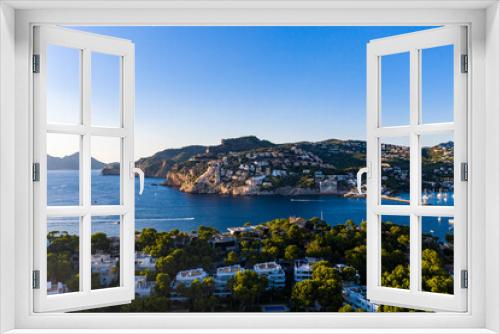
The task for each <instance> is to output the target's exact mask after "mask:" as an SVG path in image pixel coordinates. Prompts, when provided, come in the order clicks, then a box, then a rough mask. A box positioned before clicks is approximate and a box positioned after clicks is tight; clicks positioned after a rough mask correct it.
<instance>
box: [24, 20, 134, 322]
mask: <svg viewBox="0 0 500 334" xmlns="http://www.w3.org/2000/svg"><path fill="white" fill-rule="evenodd" d="M33 82H34V87H33V89H34V117H33V119H34V134H35V135H34V156H33V161H34V165H33V166H34V170H33V171H34V172H33V174H34V175H33V176H34V180H33V181H34V183H33V185H34V268H33V270H34V271H33V288H34V311H35V312H47V311H74V310H84V309H89V308H96V307H102V306H111V305H117V304H123V303H129V302H130V301H131V300H132V299H133V298H134V174H133V173H134V166H133V147H134V144H133V143H134V132H133V113H134V45H133V44H132V43H131V42H130V41H127V40H122V39H117V38H112V37H107V36H100V35H96V34H92V33H86V32H80V31H73V30H69V29H64V28H60V27H55V26H39V27H35V28H34V48H33ZM111 100H113V101H111ZM73 116H74V117H73ZM72 117H73V118H72ZM110 120H116V122H114V123H113V122H111V121H110ZM97 151H100V152H109V154H110V156H112V157H113V159H114V160H112V162H114V164H113V166H114V172H113V174H114V176H113V177H114V178H113V180H116V182H115V184H110V185H109V187H108V188H106V189H102V188H97V185H94V183H93V182H92V178H93V177H95V175H98V174H99V173H100V171H98V170H94V168H96V167H95V164H96V162H95V161H94V159H95V158H99V157H97V156H96V154H97ZM58 153H60V155H59V156H63V155H71V157H73V158H74V159H73V162H74V164H75V166H76V167H75V166H73V170H72V171H67V173H68V175H70V174H71V173H73V174H71V175H73V176H74V177H73V179H72V178H71V177H68V178H65V177H64V176H63V177H61V176H60V175H59V176H57V178H56V177H55V176H53V175H52V174H51V170H50V169H51V168H52V167H51V166H48V159H54V158H52V157H48V155H56V156H57V155H58ZM101 155H102V153H101ZM101 160H102V158H101ZM75 161H76V162H75ZM53 168H59V169H61V168H60V167H53ZM53 168H52V169H53ZM62 169H66V168H64V167H63V168H62ZM70 169H71V168H70ZM75 169H76V170H75ZM65 172H66V171H65ZM63 174H64V173H63ZM116 175H119V176H116ZM72 180H77V181H72ZM94 187H95V188H94ZM61 189H66V190H64V191H62V190H61ZM68 189H70V190H68ZM58 191H59V193H58ZM54 193H55V194H56V195H57V194H58V195H57V196H54ZM61 198H63V200H62V201H60V203H59V200H58V199H61ZM68 203H71V205H68ZM103 221H104V222H107V226H108V227H106V228H104V227H103V226H104V225H106V224H102V222H103ZM99 222H101V224H100V223H99ZM68 226H70V227H71V228H68ZM112 229H114V231H116V233H114V234H112V233H111V234H110V231H111V230H112ZM96 232H104V233H106V232H107V233H108V234H107V235H108V236H110V235H112V238H111V243H110V244H109V245H108V246H106V249H104V251H103V249H102V248H103V247H98V246H97V240H96V242H95V243H94V241H93V240H92V235H93V234H94V233H96ZM54 236H58V237H61V236H64V237H65V238H67V239H66V240H67V241H69V242H68V243H66V244H65V245H66V246H65V247H68V246H67V245H68V244H69V245H72V246H71V247H72V249H70V250H68V249H65V248H64V247H59V246H58V245H57V243H56V242H54ZM58 247H59V248H58ZM94 247H96V249H94Z"/></svg>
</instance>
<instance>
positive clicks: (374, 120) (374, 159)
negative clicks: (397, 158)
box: [367, 26, 468, 312]
mask: <svg viewBox="0 0 500 334" xmlns="http://www.w3.org/2000/svg"><path fill="white" fill-rule="evenodd" d="M466 34H467V31H466V28H465V27H461V26H451V27H443V28H436V29H431V30H425V31H420V32H415V33H410V34H403V35H398V36H392V37H387V38H382V39H378V40H374V41H371V42H370V43H369V44H368V46H367V164H368V166H369V169H370V171H369V174H368V179H367V182H368V188H367V221H368V222H367V223H368V224H367V259H368V263H367V295H368V298H369V299H370V300H371V301H372V302H376V303H380V304H386V305H394V306H400V307H410V308H420V309H424V310H438V311H443V310H445V311H459V312H464V311H466V310H467V289H463V288H462V287H461V280H460V273H461V271H462V270H467V254H468V253H467V183H466V182H463V181H461V179H460V172H461V171H460V165H461V163H462V162H467V136H466V133H467V122H466V120H467V75H465V74H464V73H461V55H462V54H466V52H467V48H466V47H467V45H466ZM445 45H453V46H454V55H453V58H454V59H453V60H454V112H453V116H454V122H453V123H449V122H448V123H436V124H419V122H420V117H419V115H420V111H421V105H420V103H421V101H420V94H421V87H420V86H421V73H420V71H421V58H420V53H421V52H420V50H422V49H427V48H432V47H437V46H445ZM402 52H409V54H410V65H409V66H410V93H409V96H410V124H409V125H407V126H395V127H382V126H381V124H380V123H381V122H380V119H381V115H380V114H381V107H380V86H381V63H380V62H381V57H382V56H385V55H391V54H397V53H402ZM446 131H452V132H453V138H454V196H455V199H454V206H453V207H444V206H423V205H420V204H419V198H420V196H421V189H420V185H421V172H420V171H421V145H420V138H419V136H421V135H425V134H432V133H437V132H446ZM383 136H407V137H408V138H409V142H410V205H408V206H403V205H381V204H380V203H381V202H380V194H381V162H380V161H381V160H380V159H381V152H380V140H381V138H382V137H383ZM381 215H405V216H409V217H410V287H409V289H408V290H405V289H395V288H390V287H383V286H382V285H381V276H382V261H381V259H382V247H381V246H382V240H381ZM425 216H451V217H453V218H454V257H453V258H454V280H453V284H454V289H453V290H454V294H453V295H446V294H439V293H431V292H425V291H421V284H422V279H421V272H422V270H421V258H422V255H421V244H422V240H421V236H422V227H421V219H420V217H425Z"/></svg>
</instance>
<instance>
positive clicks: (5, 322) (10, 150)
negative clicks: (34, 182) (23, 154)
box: [0, 3, 15, 333]
mask: <svg viewBox="0 0 500 334" xmlns="http://www.w3.org/2000/svg"><path fill="white" fill-rule="evenodd" d="M14 17H15V16H14V10H13V9H12V8H11V7H9V6H7V5H5V4H4V3H0V73H2V75H1V76H0V185H1V186H0V273H1V275H2V279H1V280H0V295H1V296H2V298H1V299H0V311H1V312H0V314H1V315H2V318H0V333H3V332H4V331H6V330H9V329H12V328H14V313H13V310H14V289H13V287H14V270H12V268H13V267H14V265H13V262H14V257H13V254H14V238H12V231H13V229H12V224H11V222H13V221H14V186H15V183H14V181H15V178H14V126H13V124H14V82H9V80H11V79H10V78H13V77H14V56H15V55H14V37H15V36H14ZM4 74H7V75H4ZM7 230H9V231H7ZM9 232H10V233H9Z"/></svg>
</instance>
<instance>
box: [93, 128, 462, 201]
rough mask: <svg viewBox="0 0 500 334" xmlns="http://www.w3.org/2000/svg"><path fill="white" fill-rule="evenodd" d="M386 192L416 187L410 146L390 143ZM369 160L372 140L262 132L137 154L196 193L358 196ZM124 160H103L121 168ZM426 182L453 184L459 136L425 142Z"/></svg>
mask: <svg viewBox="0 0 500 334" xmlns="http://www.w3.org/2000/svg"><path fill="white" fill-rule="evenodd" d="M381 150H382V156H383V158H382V160H383V161H382V163H383V175H382V177H383V183H384V184H383V194H385V195H392V194H397V193H407V192H408V191H409V189H408V186H409V182H408V179H409V158H410V152H409V148H408V147H407V146H400V145H393V144H383V145H382V146H381ZM365 164H366V142H365V141H361V140H340V139H328V140H324V141H318V142H296V143H286V144H274V143H272V142H270V141H268V140H262V139H259V138H257V137H255V136H246V137H240V138H229V139H222V140H221V143H220V145H214V146H201V145H192V146H186V147H182V148H175V149H166V150H163V151H160V152H157V153H156V154H154V155H152V156H151V157H147V158H141V159H139V160H137V162H136V166H137V167H139V168H141V169H142V170H143V171H144V172H145V175H146V177H157V178H164V179H165V181H164V182H163V183H162V185H164V186H168V187H174V188H177V189H179V190H180V191H183V192H186V193H192V194H221V195H235V196H238V195H286V196H292V195H293V196H296V195H317V194H328V195H342V196H356V192H355V191H354V190H355V187H356V173H357V171H358V170H359V168H361V167H364V166H365ZM118 167H119V165H118V164H108V165H104V166H103V167H102V173H103V175H117V174H118V173H119V168H118ZM422 173H423V185H424V186H425V188H426V189H430V190H432V191H447V190H450V189H452V188H453V143H452V142H447V143H441V144H438V145H435V146H432V147H424V148H422Z"/></svg>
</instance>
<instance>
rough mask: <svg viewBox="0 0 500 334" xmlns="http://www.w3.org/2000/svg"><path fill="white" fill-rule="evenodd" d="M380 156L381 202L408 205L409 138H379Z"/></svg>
mask: <svg viewBox="0 0 500 334" xmlns="http://www.w3.org/2000/svg"><path fill="white" fill-rule="evenodd" d="M380 157H381V165H380V168H381V171H380V173H381V174H380V175H381V203H382V204H390V205H409V204H410V202H409V198H410V197H409V194H410V144H409V138H408V137H395V138H380Z"/></svg>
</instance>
